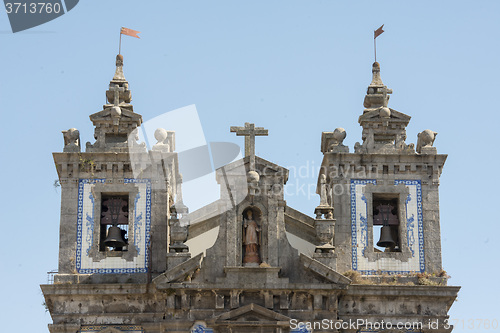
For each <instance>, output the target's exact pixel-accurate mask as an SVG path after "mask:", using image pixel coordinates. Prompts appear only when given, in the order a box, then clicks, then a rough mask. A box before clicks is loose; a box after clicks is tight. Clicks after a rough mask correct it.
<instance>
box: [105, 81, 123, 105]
mask: <svg viewBox="0 0 500 333" xmlns="http://www.w3.org/2000/svg"><path fill="white" fill-rule="evenodd" d="M109 90H110V91H112V92H113V100H112V101H110V102H111V103H113V104H114V105H115V106H118V105H120V93H121V92H124V91H125V88H124V87H120V86H119V85H117V84H115V85H113V86H112V87H109Z"/></svg>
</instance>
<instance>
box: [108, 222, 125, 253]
mask: <svg viewBox="0 0 500 333" xmlns="http://www.w3.org/2000/svg"><path fill="white" fill-rule="evenodd" d="M104 245H106V246H109V247H114V248H117V247H118V248H120V247H124V246H125V245H127V243H126V242H125V241H124V240H123V237H122V229H120V228H119V227H117V226H111V227H110V228H109V229H108V237H106V239H105V240H104Z"/></svg>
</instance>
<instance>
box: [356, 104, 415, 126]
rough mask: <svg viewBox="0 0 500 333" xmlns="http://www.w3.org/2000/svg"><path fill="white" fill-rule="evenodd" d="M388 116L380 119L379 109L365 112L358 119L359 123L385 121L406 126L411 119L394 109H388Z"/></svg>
mask: <svg viewBox="0 0 500 333" xmlns="http://www.w3.org/2000/svg"><path fill="white" fill-rule="evenodd" d="M389 110H390V115H389V117H382V116H381V115H380V108H378V109H375V110H372V111H369V112H366V113H364V114H362V115H361V116H360V117H359V123H361V122H365V121H387V120H389V121H390V122H403V123H405V124H408V123H409V122H410V119H411V117H410V116H409V115H407V114H404V113H402V112H399V111H396V110H394V109H391V108H389Z"/></svg>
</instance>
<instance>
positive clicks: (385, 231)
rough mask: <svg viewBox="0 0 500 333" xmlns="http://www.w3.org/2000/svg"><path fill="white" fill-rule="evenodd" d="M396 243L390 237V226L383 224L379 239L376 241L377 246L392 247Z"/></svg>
mask: <svg viewBox="0 0 500 333" xmlns="http://www.w3.org/2000/svg"><path fill="white" fill-rule="evenodd" d="M395 245H396V242H395V241H394V239H392V232H391V227H390V226H388V225H384V226H383V227H382V229H381V230H380V239H379V241H378V242H377V246H379V247H393V246H395Z"/></svg>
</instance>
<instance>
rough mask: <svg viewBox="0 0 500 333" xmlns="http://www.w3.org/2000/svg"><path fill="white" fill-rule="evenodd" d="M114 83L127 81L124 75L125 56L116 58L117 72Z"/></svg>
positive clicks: (119, 55)
mask: <svg viewBox="0 0 500 333" xmlns="http://www.w3.org/2000/svg"><path fill="white" fill-rule="evenodd" d="M113 81H126V80H125V76H124V75H123V56H122V55H121V54H118V55H117V56H116V71H115V76H113Z"/></svg>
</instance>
